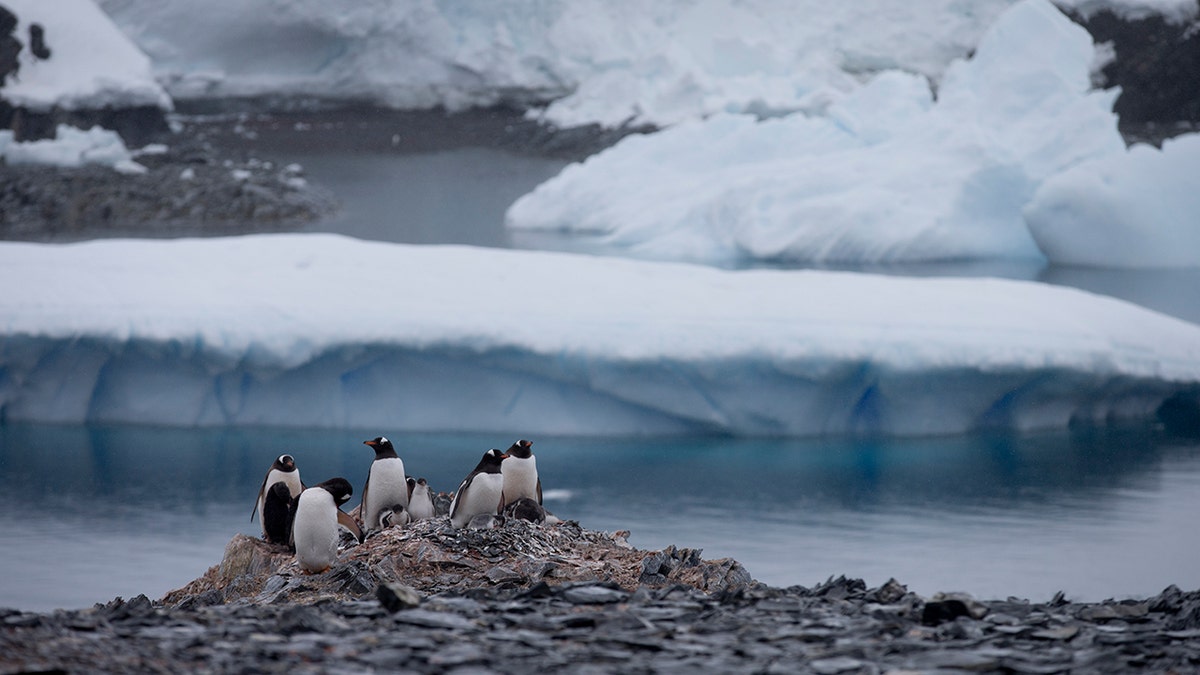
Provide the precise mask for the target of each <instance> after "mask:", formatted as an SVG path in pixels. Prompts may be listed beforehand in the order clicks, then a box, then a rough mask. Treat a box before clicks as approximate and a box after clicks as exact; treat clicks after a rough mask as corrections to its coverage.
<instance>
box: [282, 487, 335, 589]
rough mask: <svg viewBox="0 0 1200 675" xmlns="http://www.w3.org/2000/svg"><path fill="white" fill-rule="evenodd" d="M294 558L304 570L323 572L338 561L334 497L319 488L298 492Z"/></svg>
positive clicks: (293, 529) (293, 532)
mask: <svg viewBox="0 0 1200 675" xmlns="http://www.w3.org/2000/svg"><path fill="white" fill-rule="evenodd" d="M292 538H293V539H294V541H295V543H296V560H297V561H299V563H300V568H301V569H303V570H304V571H306V572H324V571H325V570H326V569H329V568H330V567H331V566H332V565H333V563H334V562H335V561H336V560H337V545H338V521H337V505H336V504H334V503H333V496H332V495H330V494H329V493H328V492H326V491H325V490H322V489H320V488H311V489H308V490H305V491H304V492H302V493H301V494H300V500H299V502H298V503H297V505H296V521H295V523H294V524H293V525H292Z"/></svg>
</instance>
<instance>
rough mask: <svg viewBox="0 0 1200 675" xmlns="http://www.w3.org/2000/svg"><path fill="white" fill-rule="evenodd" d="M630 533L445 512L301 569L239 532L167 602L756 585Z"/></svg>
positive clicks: (728, 562)
mask: <svg viewBox="0 0 1200 675" xmlns="http://www.w3.org/2000/svg"><path fill="white" fill-rule="evenodd" d="M628 534H629V533H628V532H616V533H612V534H608V533H603V532H595V531H592V530H586V529H584V528H582V527H580V526H579V524H578V523H576V522H573V521H568V522H565V523H561V524H558V525H535V524H532V523H528V522H526V521H523V520H517V519H512V518H509V519H507V520H506V521H505V522H504V524H503V526H502V527H499V528H494V529H481V530H475V529H455V528H453V527H451V526H450V523H449V520H448V519H447V518H444V517H443V518H436V519H433V520H422V521H417V522H415V523H411V524H409V525H408V526H407V527H405V528H404V529H399V528H391V529H387V530H383V531H382V532H379V533H377V534H374V535H372V536H371V537H369V538H368V539H367V540H366V541H365V542H363V543H362V544H357V543H355V542H354V541H353V539H352V538H351V539H350V541H349V545H348V546H347V547H346V548H345V549H344V550H343V551H342V553H341V555H340V556H339V559H338V562H337V563H336V564H335V565H334V566H333V568H332V569H330V570H329V571H327V572H325V573H323V574H312V575H310V574H305V573H303V572H301V570H300V568H299V566H298V565H297V563H296V561H295V557H294V556H293V555H292V554H291V553H289V552H288V551H287V549H286V548H284V547H281V546H276V545H272V544H268V543H266V542H263V541H261V540H258V539H254V538H252V537H248V536H245V535H238V536H236V537H234V538H233V539H232V540H231V541H230V542H229V544H228V545H227V546H226V548H225V556H224V558H223V559H222V560H221V563H220V564H219V565H216V566H214V567H212V568H210V569H209V570H208V572H206V573H205V574H204V576H202V577H200V578H199V579H196V580H195V581H193V582H191V583H190V584H188V585H187V586H185V587H183V588H181V589H179V590H176V591H172V592H170V593H168V594H167V595H166V596H165V597H164V598H163V599H162V602H163V603H164V604H167V605H173V606H178V607H185V608H186V607H195V606H204V605H216V604H226V603H238V602H241V603H246V602H249V603H252V604H276V603H281V602H288V603H300V604H311V603H314V602H320V601H329V600H353V599H358V598H363V597H374V596H375V595H376V594H377V593H378V592H379V589H380V587H381V586H382V587H388V588H398V587H397V586H396V585H397V584H399V585H403V586H406V587H409V588H411V589H413V592H414V593H416V594H418V595H431V594H436V593H444V592H465V591H467V590H470V589H477V588H489V589H490V588H495V589H501V590H514V589H522V588H529V587H532V586H535V585H538V584H548V585H562V584H567V583H574V582H596V581H603V582H605V583H610V584H613V585H614V587H616V588H621V589H624V590H626V591H633V590H635V589H636V588H638V587H639V586H643V585H644V586H650V587H654V588H658V587H663V586H668V585H674V584H682V585H686V586H689V587H692V588H696V589H698V590H701V591H705V592H715V591H723V590H729V589H735V588H742V587H745V586H747V585H750V584H751V583H753V580H752V579H751V577H750V574H749V573H748V572H747V571H746V569H745V568H744V567H742V565H741V564H740V563H738V562H737V561H735V560H732V559H728V558H725V559H722V560H715V561H706V560H702V559H701V558H700V551H697V550H694V549H679V548H675V547H669V548H667V549H665V550H662V551H653V552H649V551H641V550H638V549H635V548H634V547H632V546H630V545H629V544H628V543H627V542H626V541H625V537H626V536H627V535H628ZM385 592H391V591H385ZM400 592H404V591H400Z"/></svg>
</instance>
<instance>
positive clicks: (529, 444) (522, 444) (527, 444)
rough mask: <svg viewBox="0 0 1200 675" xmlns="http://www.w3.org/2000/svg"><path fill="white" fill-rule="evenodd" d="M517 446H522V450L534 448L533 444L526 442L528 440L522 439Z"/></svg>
mask: <svg viewBox="0 0 1200 675" xmlns="http://www.w3.org/2000/svg"><path fill="white" fill-rule="evenodd" d="M517 445H520V446H521V447H522V448H531V447H533V443H530V442H529V441H526V440H524V439H522V440H520V441H517Z"/></svg>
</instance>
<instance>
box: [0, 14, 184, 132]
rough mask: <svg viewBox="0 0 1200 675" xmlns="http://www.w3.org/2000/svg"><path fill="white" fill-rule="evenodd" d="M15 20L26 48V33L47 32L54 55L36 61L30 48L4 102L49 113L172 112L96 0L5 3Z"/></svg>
mask: <svg viewBox="0 0 1200 675" xmlns="http://www.w3.org/2000/svg"><path fill="white" fill-rule="evenodd" d="M4 6H6V7H8V8H9V9H11V10H12V11H13V13H15V14H16V15H17V19H18V21H19V23H18V25H17V30H16V34H17V37H18V39H20V40H21V41H22V42H25V43H27V42H28V38H27V35H28V27H29V25H30V24H31V23H39V24H41V25H42V26H43V27H44V28H45V31H46V32H45V35H46V43H47V44H48V45H49V47H50V50H51V55H50V58H49V59H46V60H44V61H43V60H38V59H35V58H34V57H33V56H32V54H30V51H29V48H28V45H26V48H25V49H24V50H22V51H21V53H20V56H19V59H20V68H21V69H20V73H19V75H18V76H17V77H15V78H10V79H9V81H8V83H7V84H5V86H4V88H3V89H0V96H2V97H3V98H4V99H5V100H7V101H8V102H9V103H11V104H12V105H14V106H20V107H24V108H27V109H29V110H35V111H39V112H45V111H48V110H51V109H53V108H61V109H63V110H81V109H92V110H99V109H101V108H137V107H142V106H149V107H156V108H160V109H163V110H170V109H171V108H172V103H171V98H170V96H168V95H167V92H166V90H164V89H163V88H162V86H160V85H159V84H158V82H157V81H156V80H155V78H154V74H153V72H152V69H151V65H150V59H149V58H148V57H147V56H146V55H145V54H143V53H142V52H141V51H140V50H139V49H138V48H137V47H136V46H134V44H133V43H132V42H131V41H130V40H129V39H128V38H127V37H125V35H124V34H123V33H122V32H121V30H120V29H119V28H117V26H116V25H115V24H114V23H113V22H112V20H111V19H110V18H109V17H108V15H106V14H105V13H104V12H103V11H102V10H101V9H100V7H98V6H97V5H96V3H95V2H94V0H54V1H53V2H46V0H4Z"/></svg>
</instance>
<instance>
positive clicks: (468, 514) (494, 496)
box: [450, 448, 508, 527]
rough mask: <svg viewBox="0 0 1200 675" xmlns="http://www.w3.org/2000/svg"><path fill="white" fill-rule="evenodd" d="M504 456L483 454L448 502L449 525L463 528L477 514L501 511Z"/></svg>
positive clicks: (494, 452)
mask: <svg viewBox="0 0 1200 675" xmlns="http://www.w3.org/2000/svg"><path fill="white" fill-rule="evenodd" d="M507 457H508V455H506V454H504V453H502V452H500V451H499V450H497V449H496V448H492V449H491V450H488V451H487V452H485V453H483V459H481V460H479V464H478V465H477V466H476V467H475V470H474V471H472V472H471V473H470V474H468V475H467V477H466V478H465V479H463V482H462V484H461V485H459V486H458V490H457V491H455V493H454V501H452V502H450V523H451V524H452V525H454V527H465V526H466V525H467V523H469V522H471V518H473V517H475V516H477V515H480V514H496V513H499V512H500V511H502V510H504V476H503V475H502V474H501V473H500V466H501V464H502V463H503V462H504V460H505V459H506V458H507Z"/></svg>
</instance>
